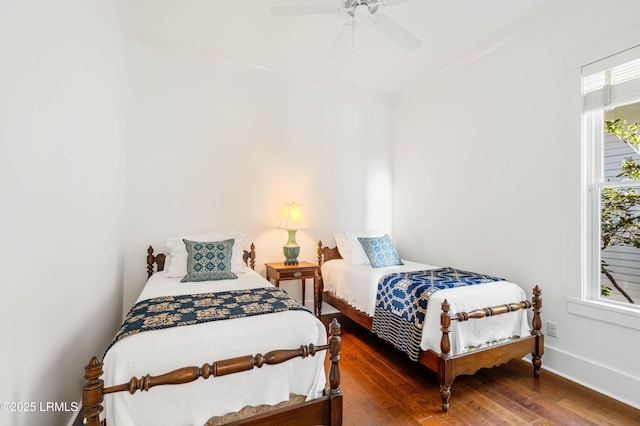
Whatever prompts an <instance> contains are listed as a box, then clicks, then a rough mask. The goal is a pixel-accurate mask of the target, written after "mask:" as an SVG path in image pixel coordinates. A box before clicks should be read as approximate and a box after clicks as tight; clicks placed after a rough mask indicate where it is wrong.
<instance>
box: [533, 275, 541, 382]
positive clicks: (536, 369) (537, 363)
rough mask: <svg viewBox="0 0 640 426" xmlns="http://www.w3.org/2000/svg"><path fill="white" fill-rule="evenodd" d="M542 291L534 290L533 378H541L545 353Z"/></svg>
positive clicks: (536, 288)
mask: <svg viewBox="0 0 640 426" xmlns="http://www.w3.org/2000/svg"><path fill="white" fill-rule="evenodd" d="M541 294H542V290H540V287H538V286H535V287H534V289H533V298H532V300H531V302H532V304H533V319H532V320H531V334H532V335H533V336H536V348H535V352H533V353H532V354H531V363H532V364H533V377H535V378H536V379H538V378H540V367H541V366H542V354H543V353H544V336H543V334H542V331H540V330H541V329H542V319H541V318H540V310H541V309H542V297H541V296H540V295H541Z"/></svg>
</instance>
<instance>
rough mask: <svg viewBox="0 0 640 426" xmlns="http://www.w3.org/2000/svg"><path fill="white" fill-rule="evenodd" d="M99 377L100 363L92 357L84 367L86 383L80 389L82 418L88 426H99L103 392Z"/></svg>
mask: <svg viewBox="0 0 640 426" xmlns="http://www.w3.org/2000/svg"><path fill="white" fill-rule="evenodd" d="M100 376H102V362H100V361H99V360H98V358H96V357H95V356H94V357H93V358H91V361H89V364H87V365H86V366H85V367H84V378H85V379H86V380H87V383H86V384H85V385H84V387H83V388H82V408H83V417H84V419H85V424H86V425H88V426H100V413H101V412H102V399H103V394H102V391H103V390H104V381H103V380H102V379H101V378H100Z"/></svg>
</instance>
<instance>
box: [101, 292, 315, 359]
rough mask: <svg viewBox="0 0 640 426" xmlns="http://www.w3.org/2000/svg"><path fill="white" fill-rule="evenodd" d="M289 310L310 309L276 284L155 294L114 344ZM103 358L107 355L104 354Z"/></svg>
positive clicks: (136, 308) (136, 310) (130, 317)
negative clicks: (145, 334)
mask: <svg viewBox="0 0 640 426" xmlns="http://www.w3.org/2000/svg"><path fill="white" fill-rule="evenodd" d="M288 310H304V311H307V312H310V311H309V310H308V309H307V308H305V307H304V306H302V305H301V304H300V303H298V302H297V301H295V300H294V299H292V298H290V297H289V296H288V295H287V293H285V292H284V291H283V290H281V289H279V288H276V287H266V288H255V289H246V290H233V291H224V292H219V293H200V294H190V295H180V296H164V297H156V298H152V299H148V300H143V301H142V302H139V303H136V305H135V306H134V307H133V308H131V310H130V311H129V313H128V314H127V316H126V317H125V319H124V323H123V324H122V326H121V327H120V330H119V331H118V333H117V334H116V337H115V338H114V339H113V341H112V342H111V344H110V345H109V346H108V347H107V350H106V351H105V352H104V353H105V355H106V353H107V351H108V350H109V349H111V347H112V346H113V345H114V344H115V343H116V342H117V341H119V340H120V339H122V338H124V337H126V336H130V335H132V334H137V333H140V332H142V331H148V330H158V329H162V328H169V327H178V326H182V325H189V324H199V323H203V322H209V321H219V320H225V319H231V318H240V317H248V316H253V315H260V314H269V313H273V312H281V311H288ZM103 358H104V356H103Z"/></svg>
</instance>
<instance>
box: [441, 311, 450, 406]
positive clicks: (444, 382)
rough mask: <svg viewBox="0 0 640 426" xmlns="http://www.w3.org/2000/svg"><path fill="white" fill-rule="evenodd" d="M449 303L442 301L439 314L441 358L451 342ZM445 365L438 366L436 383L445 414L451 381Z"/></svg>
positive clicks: (448, 349)
mask: <svg viewBox="0 0 640 426" xmlns="http://www.w3.org/2000/svg"><path fill="white" fill-rule="evenodd" d="M449 307H450V305H449V301H447V299H444V301H443V302H442V312H441V313H440V331H442V338H441V339H440V352H441V353H442V355H443V356H445V357H446V356H448V355H449V352H451V340H449V333H450V332H451V317H450V316H449ZM444 370H445V365H444V364H443V363H442V362H441V363H440V365H439V366H438V381H439V382H440V399H441V400H442V411H444V412H445V413H446V412H447V410H448V409H449V398H451V384H452V383H453V379H452V378H450V377H447V376H448V374H447V372H446V371H444Z"/></svg>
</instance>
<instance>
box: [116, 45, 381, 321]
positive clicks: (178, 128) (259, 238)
mask: <svg viewBox="0 0 640 426" xmlns="http://www.w3.org/2000/svg"><path fill="white" fill-rule="evenodd" d="M201 57H202V56H200V55H197V54H189V53H184V54H180V55H176V54H169V53H166V52H159V51H153V50H151V49H149V48H138V49H132V50H131V51H130V57H129V61H130V65H131V73H130V82H129V84H130V87H131V88H132V98H131V114H130V116H129V131H128V135H129V136H128V137H129V141H128V150H127V161H128V166H127V172H128V178H127V191H128V194H127V214H126V217H127V224H126V232H125V247H124V248H125V293H124V307H125V309H128V307H129V306H131V304H132V303H133V302H134V301H135V299H136V297H137V296H138V294H139V292H140V290H141V288H142V286H143V285H144V282H145V280H146V274H145V266H146V265H145V255H146V248H147V246H148V245H149V244H153V246H154V247H155V248H156V249H157V251H163V250H166V247H165V241H166V238H167V237H170V236H175V235H180V234H183V233H186V232H200V231H207V230H235V231H238V232H242V233H245V234H246V235H247V237H248V238H249V239H250V240H251V241H253V242H255V244H256V246H257V267H256V269H257V270H258V271H259V272H261V273H264V263H265V262H278V261H283V260H284V257H283V254H282V246H283V245H284V243H285V242H286V240H287V233H286V231H285V230H281V229H275V228H274V227H275V226H276V225H277V224H278V222H279V215H280V211H281V208H282V205H283V204H285V203H287V202H291V201H295V202H296V203H298V204H302V205H304V208H305V213H306V217H307V222H308V224H309V227H310V228H309V229H308V230H302V231H298V235H297V240H298V243H299V244H300V246H301V253H300V257H299V259H300V260H307V261H310V262H315V261H316V243H317V241H318V239H322V240H323V241H324V242H326V243H331V244H333V237H332V232H334V231H336V230H339V229H346V228H349V229H353V228H354V227H359V226H362V224H363V223H366V224H368V225H369V226H371V227H384V228H387V229H389V228H390V227H391V159H390V154H391V147H390V140H391V107H390V102H389V100H388V99H386V98H380V97H376V96H373V95H369V94H364V93H360V92H353V91H350V90H348V89H345V88H342V87H333V86H328V85H324V84H321V83H318V82H314V81H311V80H306V79H303V78H298V77H294V76H291V75H284V74H279V73H277V72H274V71H269V70H263V69H252V68H243V67H237V66H230V65H226V64H222V63H214V62H207V61H204V60H202V59H199V58H201ZM283 287H284V288H285V289H287V290H288V291H289V292H290V294H291V295H292V296H293V297H296V298H298V297H300V295H301V294H300V293H301V292H300V284H299V281H289V282H285V283H283ZM312 297H313V293H312V291H311V282H310V281H309V282H308V284H307V294H306V298H307V300H309V301H310V300H312Z"/></svg>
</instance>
